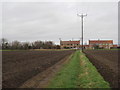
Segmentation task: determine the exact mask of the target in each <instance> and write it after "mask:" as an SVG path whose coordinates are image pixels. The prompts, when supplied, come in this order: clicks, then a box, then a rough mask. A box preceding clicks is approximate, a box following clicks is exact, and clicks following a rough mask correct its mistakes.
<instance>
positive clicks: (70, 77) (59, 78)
mask: <svg viewBox="0 0 120 90" xmlns="http://www.w3.org/2000/svg"><path fill="white" fill-rule="evenodd" d="M79 55H80V54H79V51H76V52H75V53H74V54H73V56H72V57H71V60H70V61H69V62H68V63H67V64H65V65H64V66H63V68H62V69H61V70H60V71H59V72H58V73H57V75H56V76H55V77H54V79H53V80H52V81H51V82H50V84H49V85H48V88H75V87H76V84H77V79H78V78H77V76H78V74H79V68H80V65H79V58H78V57H79Z"/></svg>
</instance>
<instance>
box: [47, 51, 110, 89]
mask: <svg viewBox="0 0 120 90" xmlns="http://www.w3.org/2000/svg"><path fill="white" fill-rule="evenodd" d="M47 88H110V86H109V83H108V82H106V81H105V80H104V79H103V77H102V76H101V75H100V74H99V73H98V71H97V69H96V68H95V67H94V66H93V65H92V63H91V62H90V61H89V60H88V58H87V57H86V56H85V55H84V54H83V53H82V52H80V51H76V52H75V53H74V54H73V56H72V57H71V59H70V61H69V62H68V63H67V64H65V65H63V67H62V68H61V70H60V71H59V72H58V73H57V74H56V75H55V77H54V78H53V79H52V80H51V82H50V83H49V85H48V87H47Z"/></svg>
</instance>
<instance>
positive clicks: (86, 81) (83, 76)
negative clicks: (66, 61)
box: [78, 52, 110, 88]
mask: <svg viewBox="0 0 120 90" xmlns="http://www.w3.org/2000/svg"><path fill="white" fill-rule="evenodd" d="M79 70H80V72H79V76H78V88H110V85H109V83H108V82H106V81H105V80H104V79H103V77H102V76H101V75H100V73H99V72H98V71H97V69H96V68H95V66H93V64H92V63H91V62H90V61H89V59H88V58H87V57H86V56H85V54H83V53H82V52H81V53H80V69H79Z"/></svg>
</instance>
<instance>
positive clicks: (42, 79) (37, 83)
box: [19, 55, 72, 88]
mask: <svg viewBox="0 0 120 90" xmlns="http://www.w3.org/2000/svg"><path fill="white" fill-rule="evenodd" d="M71 56H72V55H69V56H66V57H65V58H64V59H62V60H60V61H59V62H58V63H56V64H55V65H53V66H51V67H50V68H48V69H47V70H45V71H43V72H42V73H39V74H37V75H36V76H34V77H33V78H31V79H29V80H27V81H26V82H25V83H24V84H23V85H21V86H20V87H19V88H46V87H47V85H48V84H49V82H50V80H51V79H52V78H53V77H54V75H55V74H56V73H57V72H58V71H59V70H60V68H61V67H62V66H63V65H64V64H65V63H68V62H69V60H70V58H71Z"/></svg>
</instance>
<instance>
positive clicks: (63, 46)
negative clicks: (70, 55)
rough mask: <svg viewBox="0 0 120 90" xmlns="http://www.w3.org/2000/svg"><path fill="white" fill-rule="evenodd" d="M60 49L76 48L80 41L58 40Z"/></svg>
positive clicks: (78, 46)
mask: <svg viewBox="0 0 120 90" xmlns="http://www.w3.org/2000/svg"><path fill="white" fill-rule="evenodd" d="M60 47H61V49H78V48H80V41H60Z"/></svg>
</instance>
